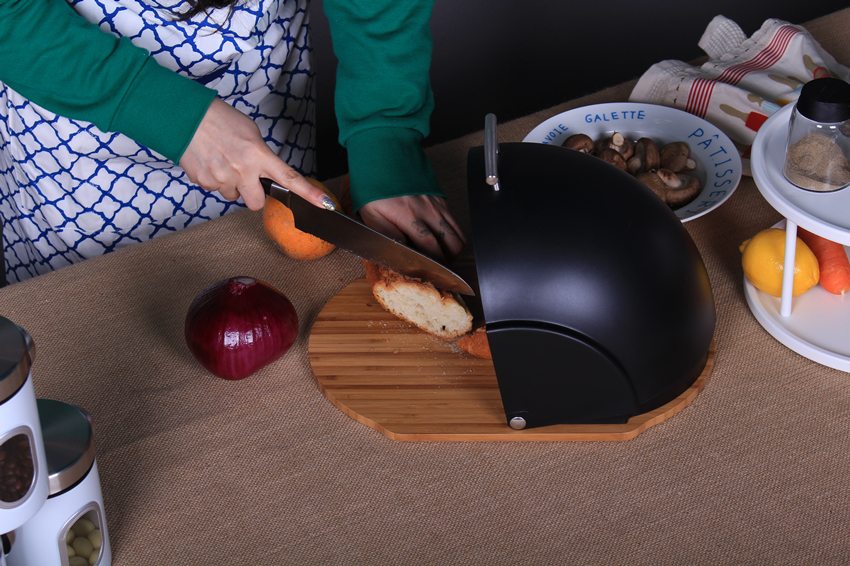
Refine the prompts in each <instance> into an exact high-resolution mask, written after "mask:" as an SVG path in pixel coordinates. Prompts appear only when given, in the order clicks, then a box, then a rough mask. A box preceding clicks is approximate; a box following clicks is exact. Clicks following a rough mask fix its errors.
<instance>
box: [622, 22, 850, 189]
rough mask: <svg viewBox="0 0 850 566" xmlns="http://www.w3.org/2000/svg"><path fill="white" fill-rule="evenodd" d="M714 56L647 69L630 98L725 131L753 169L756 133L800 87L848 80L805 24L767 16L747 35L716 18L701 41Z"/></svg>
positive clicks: (846, 72)
mask: <svg viewBox="0 0 850 566" xmlns="http://www.w3.org/2000/svg"><path fill="white" fill-rule="evenodd" d="M699 46H700V48H702V50H703V51H705V52H706V53H707V54H708V56H709V60H708V62H706V63H705V64H703V65H702V66H700V67H694V66H692V65H689V64H687V63H684V62H682V61H675V60H668V61H662V62H660V63H657V64H655V65H653V66H652V67H650V68H649V70H647V71H646V73H644V74H643V76H642V77H641V78H640V80H639V81H638V83H637V85H636V86H635V88H634V90H633V91H632V94H631V96H630V98H629V100H630V101H632V102H646V103H650V104H661V105H664V106H672V107H674V108H679V109H681V110H685V111H686V112H689V113H691V114H694V115H696V116H699V117H700V118H704V119H705V120H707V121H708V122H711V123H712V124H714V125H716V126H717V127H718V128H720V129H721V130H723V131H724V132H725V133H726V134H727V135H728V136H729V137H730V138H731V139H732V141H733V142H734V143H735V145H736V146H737V148H738V151H739V152H740V153H741V157H742V159H743V161H744V171H745V173H748V174H749V170H750V169H749V156H750V148H751V146H752V143H753V139H754V138H755V135H756V132H757V131H758V129H759V128H760V127H761V125H762V124H763V123H764V122H765V121H766V120H767V119H768V117H769V116H770V115H771V114H773V113H774V112H776V111H777V110H778V109H779V108H781V107H782V106H784V105H786V104H788V103H790V102H793V101H795V100H797V97H798V96H799V93H800V89H801V88H802V86H803V85H804V84H805V83H806V82H808V81H810V80H812V79H817V78H821V77H834V78H839V79H843V80H847V78H848V75H850V68H848V67H845V66H844V65H842V64H840V63H838V62H837V61H836V60H835V59H834V58H833V57H832V56H831V55H830V54H829V53H827V52H826V51H825V50H824V49H823V48H822V47H821V46H820V45H819V44H818V42H817V41H815V40H814V39H813V38H812V36H811V35H810V34H809V32H808V31H806V29H805V28H803V27H802V26H798V25H793V24H790V23H788V22H784V21H782V20H777V19H770V20H767V21H766V22H764V24H762V26H761V28H759V30H758V31H757V32H755V33H754V34H753V36H752V37H750V38H747V36H746V34H744V32H743V31H742V30H741V28H740V26H738V24H736V23H735V22H733V21H732V20H730V19H728V18H726V17H724V16H716V17H715V18H714V19H713V20H712V21H711V23H710V24H709V25H708V27H707V28H706V30H705V33H704V34H703V36H702V38H701V39H700V41H699Z"/></svg>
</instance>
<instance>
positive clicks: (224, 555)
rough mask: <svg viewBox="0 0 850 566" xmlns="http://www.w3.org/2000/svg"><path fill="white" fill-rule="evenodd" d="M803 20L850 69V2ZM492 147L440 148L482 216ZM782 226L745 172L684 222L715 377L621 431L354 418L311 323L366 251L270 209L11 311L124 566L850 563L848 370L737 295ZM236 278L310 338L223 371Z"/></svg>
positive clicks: (118, 259) (35, 295) (81, 272)
mask: <svg viewBox="0 0 850 566" xmlns="http://www.w3.org/2000/svg"><path fill="white" fill-rule="evenodd" d="M807 27H808V28H809V29H810V31H811V32H812V33H813V34H814V36H815V37H816V38H817V39H818V40H819V41H820V42H821V43H822V45H823V46H824V47H825V48H826V49H827V50H828V51H829V52H831V53H832V54H833V55H834V56H835V57H836V58H837V59H838V60H839V61H841V62H843V63H845V64H847V63H850V37H848V35H847V33H846V30H847V29H848V27H850V10H845V11H843V12H840V13H837V14H834V15H832V16H829V17H826V18H822V19H819V20H816V21H814V22H810V23H808V24H807ZM633 84H634V83H628V84H624V85H620V86H617V87H614V88H612V89H609V90H606V91H603V92H600V93H597V94H594V95H592V96H588V97H585V98H582V99H580V100H574V101H571V102H569V103H567V104H564V105H561V106H558V107H555V108H551V109H549V110H547V111H545V112H540V113H537V114H535V115H532V116H528V117H526V118H523V119H521V120H517V121H515V122H511V123H508V124H504V125H502V126H501V128H500V139H501V140H502V141H519V140H521V139H522V138H523V137H524V136H525V134H526V133H527V132H528V131H530V130H531V129H532V128H533V127H534V126H535V125H537V124H538V123H539V122H541V121H543V120H544V119H546V118H548V117H550V116H553V115H555V114H557V113H559V112H562V111H564V110H567V109H569V108H573V107H576V106H581V105H585V104H591V103H598V102H610V101H624V100H627V99H628V95H629V93H630V91H631V88H632V86H633ZM482 112H483V111H482ZM482 123H483V121H482ZM482 143H483V135H482V134H475V135H470V136H467V137H465V138H462V139H459V140H457V141H454V142H451V143H446V144H443V145H440V146H438V147H435V148H433V149H432V150H430V156H431V158H432V159H433V161H434V163H435V166H436V169H437V172H438V175H439V177H440V181H441V182H442V183H443V186H444V187H445V188H446V190H447V191H448V193H449V194H450V198H451V201H452V203H451V204H452V206H453V208H454V209H455V210H456V211H457V212H458V216H459V218H460V220H461V221H462V222H463V223H464V225H465V226H467V229H468V225H469V224H468V213H467V210H466V202H465V197H464V194H465V190H466V172H465V163H466V153H467V149H468V148H469V147H472V146H475V145H481V144H482ZM329 185H330V186H331V187H332V188H336V186H337V183H336V182H330V183H329ZM779 219H780V215H779V214H778V213H777V212H775V211H774V210H773V209H772V208H771V207H770V206H769V205H768V204H767V203H766V202H765V200H764V199H763V198H762V197H761V195H760V194H759V193H758V191H757V189H756V187H755V185H754V183H753V182H752V180H751V179H750V178H745V179H744V181H743V182H742V183H741V185H740V187H739V188H738V190H737V191H736V192H735V193H734V195H733V196H732V197H731V199H730V200H729V201H728V202H726V203H725V204H723V205H722V206H721V207H720V208H718V209H717V210H715V211H713V212H711V213H710V214H708V215H706V216H703V217H701V218H699V219H697V220H694V221H691V222H688V223H687V224H686V227H687V229H688V231H689V232H690V233H691V234H692V236H693V238H694V240H695V241H696V243H697V245H698V247H699V249H700V251H701V253H702V255H703V258H704V260H705V263H706V265H707V267H708V271H709V274H710V278H711V283H712V286H713V290H714V297H715V300H716V304H717V312H718V326H717V334H716V340H717V354H716V358H715V366H714V371H713V373H712V375H711V378H710V380H709V382H708V385H707V387H706V388H705V390H704V391H703V392H702V393H701V394H700V395H699V396H698V397H697V398H696V400H695V401H694V402H693V403H692V404H691V405H689V406H688V407H687V408H685V410H684V411H682V412H681V413H680V414H678V415H677V416H675V417H673V418H672V419H670V420H668V421H666V422H664V423H662V424H660V425H658V426H655V427H653V428H651V429H650V430H648V431H647V432H645V433H643V434H641V435H639V436H638V437H637V438H635V439H633V440H630V441H626V442H607V443H606V442H593V443H582V442H557V443H406V442H394V441H392V440H389V439H387V438H386V437H384V436H382V435H381V434H379V433H378V432H376V431H374V430H372V429H371V428H368V427H366V426H364V425H361V424H359V423H357V422H355V421H354V420H352V419H351V418H349V417H347V416H346V415H344V414H343V413H342V412H340V411H339V410H337V409H336V408H335V407H334V406H333V405H331V403H330V402H329V401H327V399H325V397H323V396H322V394H321V393H320V392H319V390H318V388H317V387H316V384H315V383H314V381H313V379H312V377H311V372H310V366H309V363H308V359H307V339H308V335H309V329H310V325H311V322H312V320H313V319H314V318H315V316H316V315H317V313H318V312H319V311H320V310H321V308H322V306H323V305H324V304H325V303H326V302H327V301H328V300H329V299H330V298H331V297H333V296H334V294H336V293H337V292H338V291H339V290H340V289H342V288H343V287H344V286H346V285H347V284H348V283H350V282H352V281H354V280H355V279H357V278H359V277H361V275H362V273H363V272H362V267H361V264H360V261H359V260H358V259H356V258H354V257H353V256H351V255H349V254H347V253H345V252H342V251H336V252H334V253H333V254H331V255H330V256H328V257H326V258H323V259H321V260H317V261H313V262H306V263H300V262H296V261H292V260H290V259H288V258H286V257H284V256H283V255H282V254H280V253H279V252H278V251H277V250H276V249H275V248H274V247H273V245H272V244H271V243H270V242H269V240H268V239H267V238H266V237H265V234H264V233H263V230H262V226H261V216H260V214H259V213H253V212H248V211H246V212H242V213H237V214H233V215H231V216H228V217H225V218H221V219H219V220H215V221H212V222H209V223H207V224H205V225H202V226H198V227H195V228H191V229H188V230H185V231H182V232H179V233H175V234H173V235H169V236H165V237H162V238H159V239H156V240H154V241H151V242H148V243H145V244H141V245H137V246H134V247H131V248H128V249H125V250H122V251H119V252H115V253H113V254H110V255H107V256H104V257H101V258H97V259H93V260H89V261H86V262H84V263H82V264H79V265H76V266H73V267H68V268H64V269H60V270H59V271H57V272H54V273H51V274H48V275H44V276H41V277H38V278H36V279H33V280H30V281H26V282H23V283H19V284H15V285H12V286H9V287H7V288H5V289H2V290H0V314H2V315H3V316H5V317H7V318H10V319H12V320H13V321H15V322H17V323H18V324H19V325H21V326H23V327H24V328H26V329H27V330H28V331H29V332H30V333H31V334H32V336H33V339H34V340H35V342H36V346H37V355H36V356H37V357H36V360H35V364H34V366H33V379H34V383H35V388H36V393H37V395H38V396H39V397H44V398H53V399H59V400H62V401H66V402H69V403H75V404H77V405H80V406H82V407H84V408H86V409H87V410H88V411H89V412H90V413H91V414H92V415H93V418H94V422H95V441H96V444H97V462H98V467H99V470H100V474H101V480H102V487H103V494H104V500H105V507H106V520H107V524H108V528H109V534H110V540H111V543H112V549H113V554H114V562H113V563H114V564H115V565H116V566H131V565H148V564H180V565H212V564H231V563H239V564H299V565H318V564H369V565H373V564H374V565H406V564H422V565H424V564H480V565H502V564H504V565H514V564H519V563H522V564H600V565H602V564H604V565H610V564H652V565H659V564H669V565H682V564H759V565H764V564H771V565H777V564H794V565H800V564H819V565H826V564H847V563H848V562H850V540H848V528H850V505H848V499H850V488H848V485H850V471H848V470H849V469H850V440H848V434H847V430H848V425H850V375H848V374H847V373H844V372H841V371H837V370H833V369H830V368H827V367H825V366H822V365H819V364H817V363H815V362H812V361H809V360H808V359H806V358H804V357H802V356H800V355H798V354H796V353H794V352H793V351H791V350H789V349H788V348H786V347H784V346H783V345H781V344H780V343H779V342H778V341H777V340H775V339H774V338H773V337H771V336H770V335H769V334H768V333H767V332H766V331H765V330H764V329H763V328H762V327H761V326H760V325H759V323H758V322H757V321H756V319H755V318H754V317H753V315H752V314H751V312H750V310H749V308H748V307H747V304H746V301H745V299H744V294H743V289H742V272H741V267H740V256H739V252H738V245H739V244H740V242H741V241H742V240H744V239H746V238H748V237H750V236H752V235H753V234H754V233H755V232H757V231H758V230H760V229H762V228H765V227H768V226H770V225H772V224H774V223H775V222H776V221H778V220H779ZM234 275H251V276H254V277H257V278H260V279H263V280H266V281H268V282H269V283H271V284H273V285H274V286H276V287H277V288H279V289H281V290H282V291H284V292H285V293H286V294H287V295H288V296H289V297H290V298H291V300H292V302H293V303H294V305H295V307H296V309H297V311H298V314H299V316H300V320H301V333H300V337H299V339H298V342H297V343H296V345H295V346H294V348H293V349H292V350H291V351H290V352H289V353H288V354H287V355H286V356H285V357H284V358H283V359H281V360H280V361H279V362H277V363H275V364H273V365H272V366H270V367H267V368H266V369H264V370H262V371H260V372H259V373H258V374H256V375H254V376H252V377H250V378H249V379H247V380H244V381H241V382H226V381H223V380H220V379H217V378H215V377H213V376H211V375H210V374H208V373H206V371H205V370H203V369H202V368H201V367H200V366H199V365H198V364H197V363H196V362H195V361H194V359H193V358H192V357H191V355H190V354H189V352H188V351H187V349H186V347H185V345H184V339H183V320H184V315H185V312H186V309H187V307H188V305H189V303H190V301H191V300H192V298H193V296H194V295H195V294H196V293H197V292H198V291H199V290H201V289H202V288H204V287H205V286H207V285H209V284H211V283H213V282H215V281H218V280H220V279H224V278H227V277H231V276H234Z"/></svg>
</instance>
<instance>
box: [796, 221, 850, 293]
mask: <svg viewBox="0 0 850 566" xmlns="http://www.w3.org/2000/svg"><path fill="white" fill-rule="evenodd" d="M797 235H798V236H799V237H800V239H801V240H803V241H804V242H805V243H806V245H807V246H809V248H810V249H811V250H812V251H813V252H814V253H815V257H816V258H818V267H820V284H821V286H822V287H823V288H824V289H826V290H827V291H829V292H830V293H832V294H834V295H843V294H844V293H846V292H847V291H850V260H848V259H847V252H845V251H844V246H842V245H841V244H839V243H836V242H833V241H831V240H827V239H826V238H822V237H820V236H818V235H816V234H812V233H811V232H809V231H808V230H804V229H803V228H800V227H798V228H797Z"/></svg>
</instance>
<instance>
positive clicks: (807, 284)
mask: <svg viewBox="0 0 850 566" xmlns="http://www.w3.org/2000/svg"><path fill="white" fill-rule="evenodd" d="M739 249H740V250H741V253H742V254H743V257H742V263H743V265H744V275H746V276H747V279H749V280H750V283H752V284H753V285H754V286H755V287H756V288H757V289H760V290H762V291H764V292H765V293H767V294H768V295H773V296H774V297H781V296H782V272H783V268H784V265H785V230H781V229H779V228H768V229H766V230H762V231H761V232H759V233H758V234H756V235H755V236H753V237H752V238H750V239H749V240H747V241H745V242H744V243H743V244H741V246H740V248H739ZM819 279H820V268H819V267H818V260H817V258H816V257H815V254H814V252H812V250H811V249H810V248H809V246H807V245H806V243H805V242H803V240H801V239H800V238H797V248H796V252H795V257H794V289H793V291H792V293H791V295H792V296H793V297H796V296H797V295H802V294H803V293H805V292H806V291H808V290H809V289H811V288H812V287H814V286H815V285H817V284H818V280H819Z"/></svg>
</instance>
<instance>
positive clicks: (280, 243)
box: [263, 179, 342, 260]
mask: <svg viewBox="0 0 850 566" xmlns="http://www.w3.org/2000/svg"><path fill="white" fill-rule="evenodd" d="M307 180H308V181H310V182H311V183H313V184H314V185H316V186H317V187H319V188H320V189H322V190H323V191H324V192H325V194H327V195H328V196H329V197H330V198H331V200H332V201H334V204H335V205H336V206H337V209H341V207H342V205H341V204H340V203H339V200H338V199H337V198H336V196H335V195H334V194H333V193H332V192H331V191H330V190H329V189H328V188H327V187H326V186H324V185H323V184H322V183H320V182H319V181H317V180H315V179H307ZM263 229H264V230H265V231H266V234H267V235H268V236H269V238H271V239H272V241H273V242H274V243H275V244H276V245H277V247H278V248H280V250H281V251H282V252H283V253H285V254H286V255H288V256H289V257H291V258H293V259H298V260H310V259H318V258H320V257H324V256H326V255H328V254H329V253H331V252H332V251H334V249H335V248H336V246H334V245H333V244H329V243H327V242H326V241H324V240H322V239H320V238H317V237H316V236H313V235H311V234H307V233H306V232H302V231H301V230H299V229H297V228H296V227H295V220H294V219H293V216H292V211H291V210H289V208H287V207H286V206H285V205H284V204H283V203H282V202H280V201H279V200H277V199H273V198H271V197H267V198H266V204H265V206H263Z"/></svg>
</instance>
